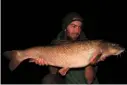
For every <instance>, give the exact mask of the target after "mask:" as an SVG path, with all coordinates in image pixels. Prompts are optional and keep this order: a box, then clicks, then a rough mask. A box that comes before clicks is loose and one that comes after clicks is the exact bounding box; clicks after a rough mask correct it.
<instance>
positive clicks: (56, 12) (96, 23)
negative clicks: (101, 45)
mask: <svg viewBox="0 0 127 85" xmlns="http://www.w3.org/2000/svg"><path fill="white" fill-rule="evenodd" d="M72 11H74V12H78V13H80V14H81V16H82V17H83V18H84V29H83V31H84V32H85V34H86V35H87V37H88V38H89V39H103V40H108V41H112V42H116V43H119V44H121V45H122V46H124V47H125V48H126V47H127V45H126V43H127V42H126V28H127V26H126V5H125V2H123V1H122V0H119V1H115V0H114V1H113V0H100V1H97V0H93V1H91V0H84V2H83V0H82V1H80V0H77V1H64V0H63V1H61V0H59V1H54V0H51V1H46V2H44V1H43V0H36V1H35V0H34V1H30V0H28V1H27V0H26V1H25V0H24V1H23V0H15V1H12V0H2V52H4V51H6V50H14V49H25V48H28V47H32V46H37V45H48V44H50V42H51V40H53V39H54V38H55V37H56V36H57V34H58V33H59V32H60V31H61V30H62V29H61V23H62V22H61V21H62V18H63V17H64V16H65V15H66V14H67V13H69V12H72ZM126 56H127V55H126V53H124V54H122V56H121V57H110V58H107V59H106V60H105V61H104V62H100V63H98V72H97V77H98V79H99V81H100V83H103V84H111V83H112V84H120V83H127V73H126V72H127V70H126V67H127V63H126V62H127V60H126V59H127V58H126ZM46 73H48V71H47V67H41V66H39V65H36V64H34V63H28V60H26V61H24V62H22V63H21V65H20V66H19V67H18V68H17V69H16V70H15V71H13V72H10V71H9V69H8V60H7V59H5V58H4V56H2V83H4V84H5V83H41V79H42V78H43V76H44V75H45V74H46Z"/></svg>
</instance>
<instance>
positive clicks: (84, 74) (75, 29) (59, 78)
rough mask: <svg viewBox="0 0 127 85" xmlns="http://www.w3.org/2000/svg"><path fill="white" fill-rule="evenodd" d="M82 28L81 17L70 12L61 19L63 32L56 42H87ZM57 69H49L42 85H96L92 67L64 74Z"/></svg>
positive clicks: (72, 70)
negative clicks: (61, 84) (60, 84)
mask: <svg viewBox="0 0 127 85" xmlns="http://www.w3.org/2000/svg"><path fill="white" fill-rule="evenodd" d="M82 27H83V19H82V17H81V16H80V15H79V14H78V13H75V12H72V13H70V14H68V15H67V16H65V18H64V19H63V24H62V29H63V30H62V31H61V32H60V33H59V34H58V36H57V39H56V40H70V41H81V40H87V38H86V36H85V34H84V32H83V31H82ZM52 44H55V43H52ZM59 69H60V68H56V67H50V74H48V75H47V76H45V77H44V79H43V83H48V84H51V83H54V84H55V83H57V84H58V83H66V84H92V83H93V84H98V81H97V78H96V75H95V74H96V73H95V70H94V67H93V66H87V67H85V69H84V68H80V69H79V68H77V69H69V71H68V72H67V73H65V71H63V72H59V71H58V70H59ZM67 70H68V69H67Z"/></svg>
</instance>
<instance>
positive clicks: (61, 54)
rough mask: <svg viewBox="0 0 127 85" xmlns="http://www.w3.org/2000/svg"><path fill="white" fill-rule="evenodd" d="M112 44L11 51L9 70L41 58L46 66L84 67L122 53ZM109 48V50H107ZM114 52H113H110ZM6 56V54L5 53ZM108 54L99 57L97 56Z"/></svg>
mask: <svg viewBox="0 0 127 85" xmlns="http://www.w3.org/2000/svg"><path fill="white" fill-rule="evenodd" d="M112 45H114V44H112V43H109V42H103V41H101V40H89V41H77V42H73V43H66V44H60V45H55V46H45V47H44V46H40V47H39V46H38V47H33V48H29V49H26V50H20V51H18V50H17V51H12V52H11V54H13V56H11V55H10V56H11V57H12V58H10V59H11V62H10V69H11V70H14V69H15V68H16V67H17V66H18V65H19V64H20V63H21V62H22V61H23V60H25V59H28V58H31V59H37V58H41V59H43V60H44V61H46V62H47V63H48V65H52V66H58V67H65V68H80V67H85V66H87V65H88V64H90V63H92V61H95V62H97V61H98V60H99V59H100V58H101V57H107V56H110V55H116V54H117V55H118V54H120V53H121V52H123V51H124V49H123V48H122V47H120V46H117V47H115V45H114V46H112ZM109 48H110V49H109ZM112 50H114V51H112ZM5 54H7V52H5ZM100 54H101V55H103V54H108V55H105V56H104V55H103V56H100V57H99V58H98V59H97V56H98V55H100Z"/></svg>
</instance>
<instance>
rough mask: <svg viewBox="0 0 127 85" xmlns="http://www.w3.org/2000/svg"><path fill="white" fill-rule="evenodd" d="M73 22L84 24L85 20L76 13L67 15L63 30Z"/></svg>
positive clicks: (63, 22)
mask: <svg viewBox="0 0 127 85" xmlns="http://www.w3.org/2000/svg"><path fill="white" fill-rule="evenodd" d="M72 21H81V22H83V18H82V17H81V16H80V15H79V14H78V13H76V12H71V13H69V14H67V15H66V16H65V17H64V18H63V21H62V29H63V30H64V29H66V28H67V26H68V25H69V24H70V23H71V22H72Z"/></svg>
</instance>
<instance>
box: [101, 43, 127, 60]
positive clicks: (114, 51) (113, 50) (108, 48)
mask: <svg viewBox="0 0 127 85" xmlns="http://www.w3.org/2000/svg"><path fill="white" fill-rule="evenodd" d="M104 46H105V48H102V55H101V57H100V60H103V61H104V60H105V59H106V58H107V57H109V56H118V55H120V54H121V53H123V52H124V51H125V48H124V47H122V46H120V45H119V44H115V43H110V42H107V43H104Z"/></svg>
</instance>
